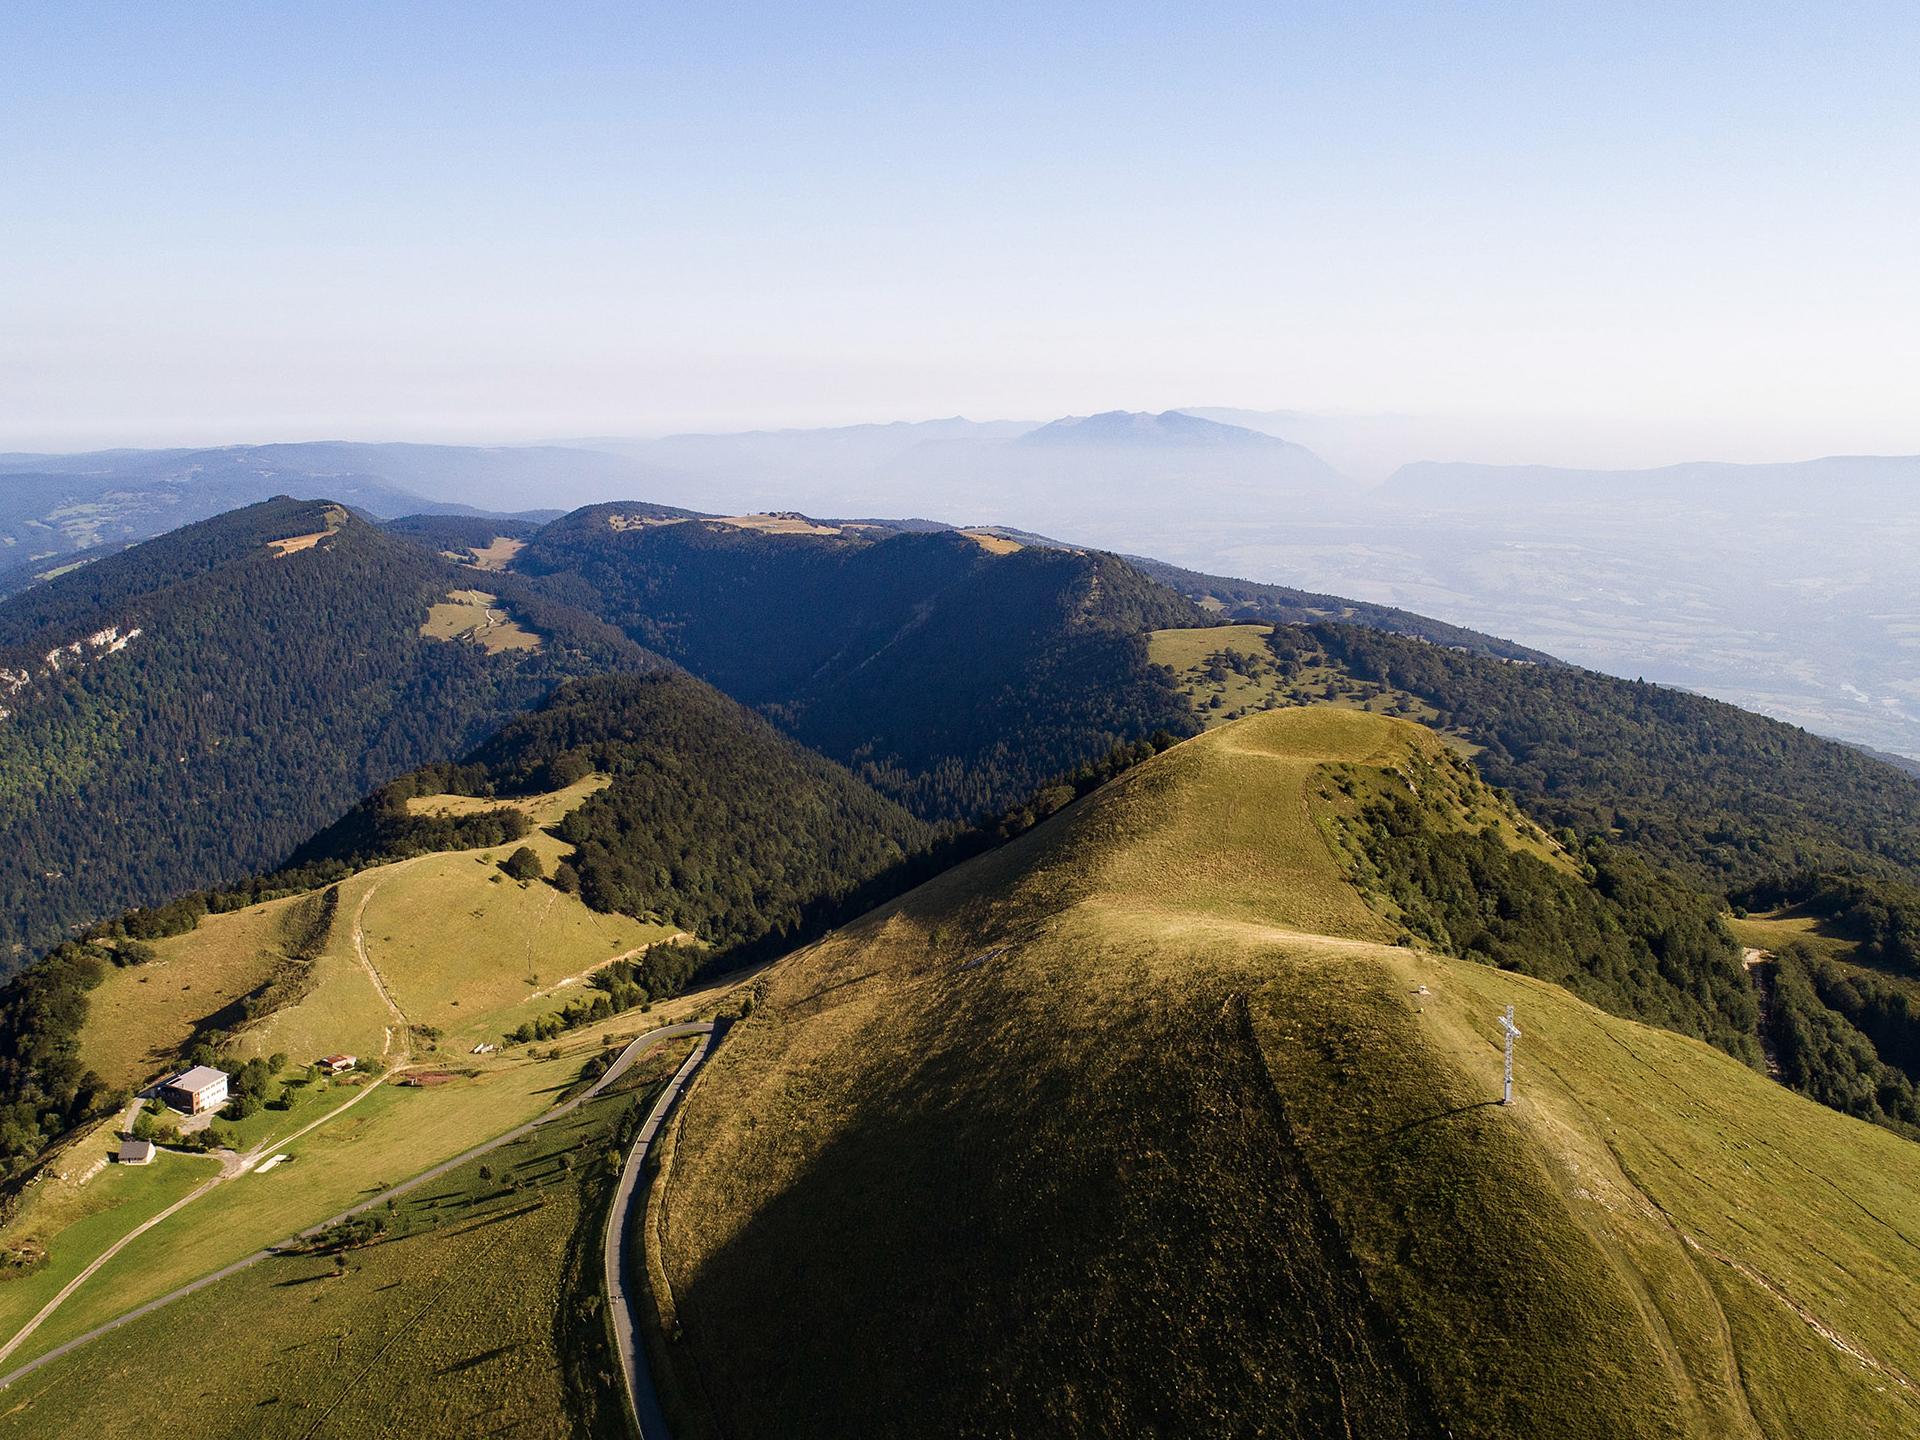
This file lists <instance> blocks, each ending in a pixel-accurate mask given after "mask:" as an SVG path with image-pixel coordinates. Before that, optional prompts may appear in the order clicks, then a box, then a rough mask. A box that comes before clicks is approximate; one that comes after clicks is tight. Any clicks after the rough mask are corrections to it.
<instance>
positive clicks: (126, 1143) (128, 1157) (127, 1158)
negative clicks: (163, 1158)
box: [120, 1140, 153, 1165]
mask: <svg viewBox="0 0 1920 1440" xmlns="http://www.w3.org/2000/svg"><path fill="white" fill-rule="evenodd" d="M152 1158H153V1142H152V1141H151V1140H122V1141H121V1142H120V1162H121V1163H122V1164H123V1165H124V1164H138V1163H139V1162H140V1161H142V1160H151V1159H152Z"/></svg>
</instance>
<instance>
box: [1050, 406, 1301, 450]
mask: <svg viewBox="0 0 1920 1440" xmlns="http://www.w3.org/2000/svg"><path fill="white" fill-rule="evenodd" d="M1016 443H1018V444H1021V445H1124V446H1153V447H1160V448H1180V449H1202V448H1204V449H1241V450H1281V449H1296V448H1298V447H1296V446H1293V445H1291V444H1290V443H1289V442H1288V441H1285V440H1281V439H1279V438H1277V437H1275V436H1272V435H1262V434H1261V433H1260V432H1258V431H1257V430H1248V429H1245V428H1243V427H1241V426H1239V425H1223V424H1221V423H1220V422H1219V421H1218V420H1204V419H1202V418H1201V417H1199V416H1198V415H1189V414H1187V413H1186V412H1185V411H1184V410H1163V411H1161V412H1160V413H1159V414H1158V415H1154V414H1150V413H1149V412H1147V411H1144V410H1107V411H1104V412H1103V413H1101V414H1098V415H1070V416H1067V417H1066V418H1065V419H1061V420H1055V421H1054V422H1053V423H1052V424H1049V425H1042V426H1041V427H1040V428H1039V429H1037V430H1034V431H1031V432H1029V433H1028V434H1026V435H1023V436H1021V437H1020V439H1019V440H1018V441H1017V442H1016Z"/></svg>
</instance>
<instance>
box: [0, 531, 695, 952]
mask: <svg viewBox="0 0 1920 1440" xmlns="http://www.w3.org/2000/svg"><path fill="white" fill-rule="evenodd" d="M329 531H330V533H325V538H324V539H321V540H319V541H317V542H316V543H314V544H312V545H310V546H309V547H307V548H305V549H300V550H296V551H293V552H292V553H288V554H284V555H283V554H279V553H277V552H276V550H275V549H274V548H273V547H272V546H271V544H270V542H272V541H275V540H281V539H287V538H291V537H296V536H302V535H311V534H315V533H322V532H329ZM472 583H473V572H472V571H462V570H459V569H457V568H455V567H453V566H450V565H447V564H445V563H444V562H442V561H440V560H438V559H436V558H435V557H433V556H432V555H430V554H428V553H426V552H424V551H422V550H421V549H419V548H418V547H417V546H414V545H412V544H409V543H407V542H406V541H403V540H400V539H398V538H396V537H392V536H388V535H385V534H383V533H381V532H380V531H379V530H377V529H375V528H374V527H373V526H372V525H370V524H368V523H367V522H365V521H362V520H360V519H358V518H357V517H355V516H353V515H351V514H350V513H349V512H347V511H345V510H343V509H341V508H340V507H337V506H330V505H327V504H324V503H321V502H306V501H292V500H277V501H268V502H265V503H263V504H260V505H255V506H251V507H249V508H248V509H245V510H240V511H236V512H233V513H232V514H228V515H223V516H221V517H219V518H217V519H215V520H210V521H206V522H203V523H201V524H198V525H191V526H187V527H186V528H184V529H182V530H179V531H177V532H174V533H173V534H170V535H167V536H164V537H162V538H160V539H158V540H154V541H150V542H148V543H146V544H144V545H141V546H138V547H136V548H134V549H132V550H129V551H125V552H123V553H121V554H119V555H114V556H110V557H108V558H106V559H103V560H100V561H98V562H97V563H95V564H92V565H89V566H87V567H85V568H84V569H81V570H78V571H75V572H74V573H72V574H71V575H67V576H63V577H61V578H60V579H58V580H56V581H53V582H51V583H49V584H46V585H43V586H39V587H37V588H35V589H33V590H30V591H28V592H26V593H25V594H23V595H21V596H18V597H16V598H14V599H13V600H11V601H9V602H8V603H7V604H6V605H5V606H4V607H0V671H4V672H6V674H7V675H10V676H12V677H13V680H12V681H11V682H4V683H0V709H4V710H6V711H7V712H8V713H7V714H6V715H5V717H4V718H0V955H4V956H5V957H7V958H8V960H9V963H17V961H18V959H19V958H22V957H24V956H27V955H31V954H33V953H36V952H38V951H41V950H44V949H45V948H47V947H48V946H50V945H52V944H54V943H56V942H57V941H58V940H59V939H60V938H61V937H62V936H63V935H65V934H68V933H70V932H71V929H72V927H74V926H76V925H79V924H83V923H85V922H87V921H90V920H93V919H96V918H98V917H100V916H102V915H107V914H112V913H114V912H116V911H118V910H121V909H124V908H126V907H127V906H129V905H135V904H152V903H158V902H160V901H163V900H165V899H166V898H168V897H170V896H172V895H176V894H178V893H180V892H181V891H184V890H190V889H194V888H198V887H203V886H206V885H208V884H210V883H215V882H222V881H233V880H238V879H240V878H242V877H244V876H246V875H248V874H250V873H252V872H255V871H258V870H261V869H265V868H269V867H272V866H274V865H276V864H278V863H279V862H280V861H281V860H282V859H283V857H285V856H286V855H287V853H288V852H289V851H290V850H292V849H293V847H294V846H296V845H298V844H299V843H300V842H301V841H303V840H304V839H306V838H307V836H309V835H310V834H312V832H313V831H314V830H315V829H316V828H317V827H318V826H319V825H321V824H324V823H325V822H326V821H328V820H329V819H331V818H332V817H334V816H336V815H338V814H339V813H340V812H341V811H343V810H344V809H345V808H346V807H348V806H350V805H352V804H353V803H354V802H355V801H356V800H358V799H359V798H360V797H361V796H362V795H364V794H366V793H367V791H368V790H370V789H372V788H373V787H374V786H376V785H378V784H380V783H381V782H383V781H384V780H386V779H388V778H390V777H391V776H393V775H395V774H398V773H400V772H402V771H405V770H408V769H411V768H412V767H414V766H416V765H418V764H420V763H421V762H422V761H425V760H429V759H436V758H442V757H446V756H450V755H456V754H459V753H461V752H462V751H464V750H466V749H468V748H470V747H471V746H473V745H474V744H476V743H478V742H479V741H480V740H481V739H483V738H484V737H485V736H486V735H488V734H490V733H492V732H493V731H494V730H496V729H497V728H498V727H499V726H500V725H501V724H502V723H503V722H504V721H506V720H507V719H509V718H511V717H512V716H514V715H516V714H519V713H521V712H523V711H525V710H527V709H529V708H530V707H532V706H533V705H536V704H538V703H539V702H540V701H541V700H542V699H543V698H545V696H546V695H547V694H548V693H550V692H551V691H552V689H553V688H554V686H555V685H556V684H558V683H559V681H560V680H562V679H564V678H566V677H567V676H569V675H575V674H582V673H593V672H597V671H601V670H605V669H608V668H612V667H616V666H618V667H626V668H640V667H644V666H646V665H647V664H649V663H657V662H651V661H650V660H649V657H646V656H644V655H643V654H641V653H640V652H639V651H638V650H637V649H636V648H635V647H634V646H633V645H632V644H631V643H630V642H628V641H626V640H625V639H624V638H623V637H622V636H621V635H619V634H618V633H617V632H615V631H613V630H611V629H609V628H608V627H606V626H604V625H601V624H599V623H598V622H596V621H593V620H591V619H589V618H588V617H585V616H578V615H573V614H570V613H568V612H566V610H565V608H564V607H561V606H557V605H555V604H553V603H552V602H550V601H547V600H545V599H544V598H543V597H541V596H539V595H538V594H535V593H533V592H532V590H531V589H530V588H529V587H527V586H526V585H525V584H524V582H514V581H511V580H510V579H509V580H506V581H505V582H504V583H502V584H500V585H496V586H495V589H496V590H498V591H500V592H501V603H502V604H505V605H507V606H509V607H511V609H512V612H513V613H514V614H515V616H516V617H517V618H519V619H521V620H522V621H523V622H524V623H525V624H526V625H527V626H528V627H530V628H532V629H534V630H535V631H536V632H538V633H542V634H543V635H545V636H546V637H547V638H546V639H545V641H544V642H543V644H542V647H541V649H540V650H539V651H537V652H531V653H529V652H514V653H508V654H501V655H488V654H486V653H485V652H484V651H483V650H482V649H481V648H480V647H479V646H477V645H472V644H467V643H462V642H443V641H434V640H429V639H426V638H423V637H422V636H421V635H420V633H419V630H420V626H421V623H422V622H423V621H424V620H425V618H426V615H427V609H428V607H429V605H430V604H432V603H433V602H435V601H437V600H440V599H443V598H444V597H445V595H446V592H447V591H448V590H449V589H450V588H453V587H456V586H460V585H470V584H472ZM135 631H138V632H139V633H138V634H133V632H135ZM90 636H101V637H106V638H101V639H99V640H91V639H89V638H88V637H90ZM129 636H131V638H128V637H129ZM76 646H77V649H76V648H74V647H76ZM50 654H51V655H52V656H53V657H54V658H53V659H52V660H49V658H48V657H49V655H50Z"/></svg>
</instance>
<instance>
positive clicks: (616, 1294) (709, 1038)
mask: <svg viewBox="0 0 1920 1440" xmlns="http://www.w3.org/2000/svg"><path fill="white" fill-rule="evenodd" d="M712 1044H713V1027H712V1026H711V1025H709V1026H707V1033H706V1034H705V1035H704V1036H702V1037H701V1040H700V1043H699V1044H698V1045H696V1046H694V1048H693V1053H692V1054H691V1055H689V1056H688V1057H687V1058H686V1061H685V1063H684V1064H682V1065H681V1067H680V1069H679V1071H678V1072H677V1073H676V1074H675V1075H674V1077H673V1079H672V1080H670V1081H668V1082H667V1088H666V1089H665V1090H663V1091H661V1092H660V1098H659V1099H658V1100H656V1101H655V1102H654V1106H653V1111H652V1113H651V1114H649V1115H648V1116H647V1123H646V1124H645V1125H643V1126H641V1127H640V1138H639V1139H638V1140H636V1141H634V1145H633V1153H631V1154H630V1155H628V1156H627V1163H626V1166H625V1168H623V1169H622V1170H621V1172H620V1188H619V1189H617V1190H615V1191H614V1194H613V1204H612V1206H610V1207H609V1208H608V1210H607V1233H606V1239H605V1243H604V1244H603V1245H602V1247H601V1264H602V1266H603V1267H604V1269H605V1272H606V1281H607V1307H608V1314H609V1316H610V1317H611V1319H612V1323H613V1341H614V1347H615V1349H617V1350H618V1351H619V1352H620V1373H621V1375H622V1377H623V1378H624V1379H625V1380H626V1385H627V1403H628V1404H629V1405H630V1406H631V1407H632V1411H633V1418H634V1422H635V1423H636V1424H637V1425H638V1426H639V1427H640V1440H673V1432H672V1431H671V1430H669V1429H668V1428H667V1418H666V1416H665V1415H663V1414H662V1413H661V1411H660V1397H659V1396H658V1395H657V1394H655V1393H654V1388H653V1376H652V1375H651V1374H650V1373H649V1372H648V1370H647V1362H646V1347H645V1345H644V1344H643V1342H642V1341H641V1339H640V1313H639V1311H638V1310H637V1309H635V1297H634V1295H633V1292H632V1291H631V1290H629V1289H628V1287H627V1265H626V1260H627V1243H626V1242H627V1237H628V1236H629V1235H630V1234H632V1233H633V1229H634V1226H635V1224H636V1223H637V1222H638V1219H639V1217H640V1216H644V1215H645V1214H646V1209H647V1192H646V1189H645V1187H644V1186H642V1185H641V1184H640V1172H641V1171H642V1169H643V1168H645V1166H646V1163H647V1152H648V1150H650V1149H651V1148H652V1146H653V1137H654V1136H655V1135H657V1134H659V1133H660V1125H661V1122H662V1121H664V1120H665V1119H666V1118H667V1112H668V1111H669V1110H671V1109H672V1108H673V1102H674V1101H675V1100H677V1099H679V1098H680V1091H681V1090H682V1088H684V1087H685V1085H686V1083H687V1080H688V1078H689V1077H690V1076H691V1075H692V1074H693V1072H694V1071H695V1070H697V1069H698V1068H699V1067H700V1062H701V1061H702V1060H704V1059H706V1058H707V1051H708V1049H709V1048H710V1047H711V1046H712ZM636 1207H637V1209H638V1212H639V1214H638V1215H636V1214H635V1210H636ZM636 1249H638V1250H639V1252H640V1255H641V1257H642V1259H641V1263H642V1265H644V1264H645V1259H644V1256H645V1253H646V1252H645V1247H644V1246H639V1247H636ZM640 1289H641V1291H642V1293H643V1294H644V1293H645V1287H644V1286H642V1287H640Z"/></svg>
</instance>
